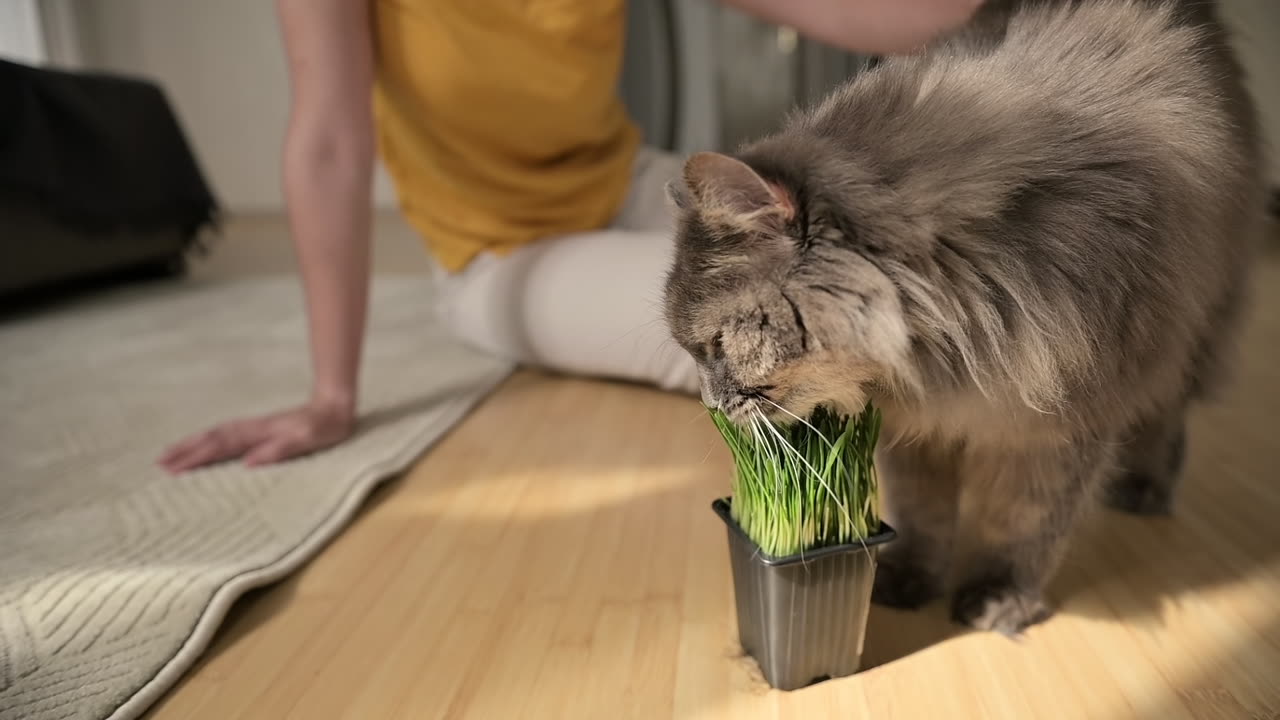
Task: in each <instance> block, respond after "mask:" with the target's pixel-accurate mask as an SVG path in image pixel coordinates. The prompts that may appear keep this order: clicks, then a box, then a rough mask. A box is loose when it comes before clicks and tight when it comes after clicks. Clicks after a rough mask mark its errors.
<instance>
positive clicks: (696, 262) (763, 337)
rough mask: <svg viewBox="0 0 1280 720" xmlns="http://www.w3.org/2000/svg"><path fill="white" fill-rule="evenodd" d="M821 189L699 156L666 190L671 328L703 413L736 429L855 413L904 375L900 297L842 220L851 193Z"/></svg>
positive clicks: (715, 156)
mask: <svg viewBox="0 0 1280 720" xmlns="http://www.w3.org/2000/svg"><path fill="white" fill-rule="evenodd" d="M756 164H757V165H761V163H756ZM763 165H768V163H763ZM784 176H790V177H784ZM815 180H817V181H820V180H821V178H815V177H813V176H808V175H805V174H804V173H803V172H799V173H798V172H794V171H792V172H783V171H779V170H778V169H777V168H776V167H775V168H774V172H770V171H768V170H764V171H761V170H758V169H757V168H755V167H753V166H752V165H750V164H748V163H747V162H744V161H743V160H740V159H738V158H735V157H730V156H728V155H723V154H719V153H708V152H704V153H698V154H695V155H693V156H691V157H690V158H689V159H688V160H687V162H686V164H685V167H684V172H683V175H682V177H681V178H679V179H678V180H673V181H672V182H671V183H670V184H669V185H668V195H669V196H670V199H671V202H672V204H673V205H674V207H675V210H676V213H677V219H678V229H677V231H676V233H677V234H676V243H675V244H676V251H675V259H674V263H673V266H672V268H671V270H670V272H669V274H668V277H667V283H666V291H665V313H666V318H667V322H668V326H669V329H670V331H671V334H672V336H673V338H674V339H675V340H676V342H678V343H679V344H680V346H681V347H682V348H684V349H685V351H687V352H688V353H690V354H691V355H692V356H693V357H694V359H695V360H696V361H697V364H698V368H699V371H700V376H701V383H702V395H703V400H704V402H705V403H706V404H707V405H708V406H710V407H714V408H719V409H721V410H723V411H724V412H725V413H726V414H728V415H729V416H730V417H731V418H732V419H734V420H736V421H739V422H741V421H745V420H748V419H750V418H752V417H755V416H758V415H759V414H764V415H765V416H767V417H771V418H773V419H777V420H787V419H788V417H789V416H790V415H796V416H800V417H804V416H806V415H807V414H808V413H809V412H810V411H811V410H812V409H813V408H814V407H815V406H817V405H819V404H826V405H830V406H832V407H836V408H838V409H842V410H844V411H846V412H856V411H858V410H860V409H861V408H862V406H863V405H864V404H865V403H866V401H867V399H868V395H869V394H870V393H871V392H872V391H873V390H874V389H875V388H878V387H882V386H888V385H892V384H896V383H897V382H898V381H900V380H901V378H900V377H897V375H898V374H900V372H901V369H902V368H903V367H905V366H906V362H905V359H906V357H907V355H908V350H909V347H910V341H909V336H908V332H907V329H906V324H905V322H904V320H903V315H902V309H901V307H900V302H899V299H898V294H897V292H896V291H895V287H894V284H893V283H892V282H891V281H890V280H889V278H888V277H887V276H886V275H885V273H884V272H882V270H881V268H880V267H879V266H878V264H877V262H876V261H875V256H874V250H875V249H874V248H870V249H869V248H867V247H865V246H859V244H858V243H857V242H855V241H854V238H852V237H850V234H851V233H852V232H853V230H852V229H851V228H850V227H848V217H847V214H846V213H843V212H842V211H838V210H837V204H838V203H845V202H849V201H850V199H851V198H856V189H854V188H848V187H845V188H842V189H841V190H840V192H841V193H842V195H841V197H840V198H839V200H838V201H837V200H836V199H835V198H834V197H833V196H832V194H831V192H830V188H829V187H828V188H824V187H822V186H821V185H818V186H815ZM850 193H852V194H850ZM781 408H785V410H783V409H781Z"/></svg>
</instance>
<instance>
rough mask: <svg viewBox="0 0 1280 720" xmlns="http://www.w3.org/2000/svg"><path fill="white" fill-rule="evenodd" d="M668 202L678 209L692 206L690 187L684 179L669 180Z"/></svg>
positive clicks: (686, 208)
mask: <svg viewBox="0 0 1280 720" xmlns="http://www.w3.org/2000/svg"><path fill="white" fill-rule="evenodd" d="M665 188H666V191H667V202H668V203H670V204H671V206H672V207H674V208H675V209H677V210H688V209H689V208H690V207H691V206H692V204H693V203H692V202H691V201H690V199H689V188H688V187H687V186H686V185H685V184H684V180H682V179H679V178H677V179H674V180H668V181H667V184H666V185H665Z"/></svg>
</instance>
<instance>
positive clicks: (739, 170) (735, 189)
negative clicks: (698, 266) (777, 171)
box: [684, 152, 796, 221]
mask: <svg viewBox="0 0 1280 720" xmlns="http://www.w3.org/2000/svg"><path fill="white" fill-rule="evenodd" d="M684 184H685V186H686V187H687V188H688V191H689V192H690V193H691V194H692V199H693V200H694V201H695V202H697V204H698V206H699V207H701V208H702V209H704V210H709V211H713V212H717V213H726V214H728V215H729V216H730V217H733V218H738V219H741V220H744V221H752V220H758V221H768V220H783V221H789V220H791V219H792V218H793V217H795V212H796V209H795V204H794V203H793V202H792V200H791V197H790V195H789V194H788V193H787V192H786V191H785V190H783V189H782V188H780V187H778V186H777V185H774V184H772V183H770V182H768V181H766V180H765V179H764V178H762V177H760V175H759V173H757V172H756V171H755V170H752V169H751V167H750V166H749V165H747V164H746V163H744V162H742V161H741V160H738V159H736V158H731V157H729V156H728V155H722V154H720V153H714V152H699V153H694V154H693V155H692V156H690V157H689V159H688V160H687V161H685V165H684ZM686 203H687V199H686Z"/></svg>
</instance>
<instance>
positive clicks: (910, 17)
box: [721, 0, 983, 55]
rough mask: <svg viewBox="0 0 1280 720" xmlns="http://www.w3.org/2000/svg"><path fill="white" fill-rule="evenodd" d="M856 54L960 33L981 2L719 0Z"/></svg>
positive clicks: (912, 46) (896, 49) (887, 51)
mask: <svg viewBox="0 0 1280 720" xmlns="http://www.w3.org/2000/svg"><path fill="white" fill-rule="evenodd" d="M721 1H722V2H724V3H725V4H726V5H731V6H733V7H736V8H738V9H740V10H742V11H744V12H747V13H749V14H751V15H755V16H756V17H758V18H760V19H762V20H766V21H768V22H772V23H776V24H779V25H786V26H789V27H791V28H794V29H795V31H796V32H798V33H800V34H801V35H806V36H808V37H811V38H813V39H815V40H818V41H820V42H824V43H827V44H829V45H832V46H835V47H839V48H843V49H845V50H849V51H852V52H856V53H863V54H869V55H893V54H900V53H907V52H911V51H913V50H916V49H917V48H919V47H921V46H922V45H924V44H926V43H928V42H929V41H931V40H933V39H934V38H935V37H937V36H939V35H941V34H943V33H946V32H950V31H952V30H955V29H958V28H959V27H960V26H961V25H963V24H964V23H965V22H967V21H968V20H969V18H970V17H972V16H973V14H974V13H975V12H977V10H978V8H979V7H981V6H982V4H983V0H721Z"/></svg>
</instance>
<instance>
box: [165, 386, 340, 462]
mask: <svg viewBox="0 0 1280 720" xmlns="http://www.w3.org/2000/svg"><path fill="white" fill-rule="evenodd" d="M354 428H355V413H354V411H353V410H352V409H351V408H350V407H349V406H348V405H345V404H342V403H323V402H311V403H308V404H306V405H303V406H301V407H297V408H293V409H291V410H285V411H283V412H278V413H274V414H271V415H265V416H262V417H255V418H247V419H243V420H235V421H232V422H229V423H224V424H222V425H218V426H217V427H214V428H212V429H211V430H207V431H205V432H203V433H200V434H198V435H194V436H192V437H189V438H187V439H185V440H183V441H181V442H179V443H178V444H176V445H174V446H173V447H171V448H169V449H168V450H167V451H166V452H165V453H164V455H162V456H161V457H160V461H159V462H160V465H161V467H163V468H164V469H166V470H168V471H169V472H171V473H175V474H176V473H181V472H185V471H187V470H190V469H192V468H197V467H201V466H203V465H209V464H211V463H216V462H222V461H224V460H233V459H236V458H243V459H244V463H245V464H246V465H248V466H251V467H252V466H257V465H266V464H270V463H275V462H280V461H282V460H288V459H290V458H294V457H298V456H300V455H305V454H308V453H312V452H316V451H318V450H323V449H325V448H328V447H331V446H333V445H337V444H338V443H340V442H342V441H343V440H346V439H347V438H348V437H350V436H351V433H352V431H353V430H354Z"/></svg>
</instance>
